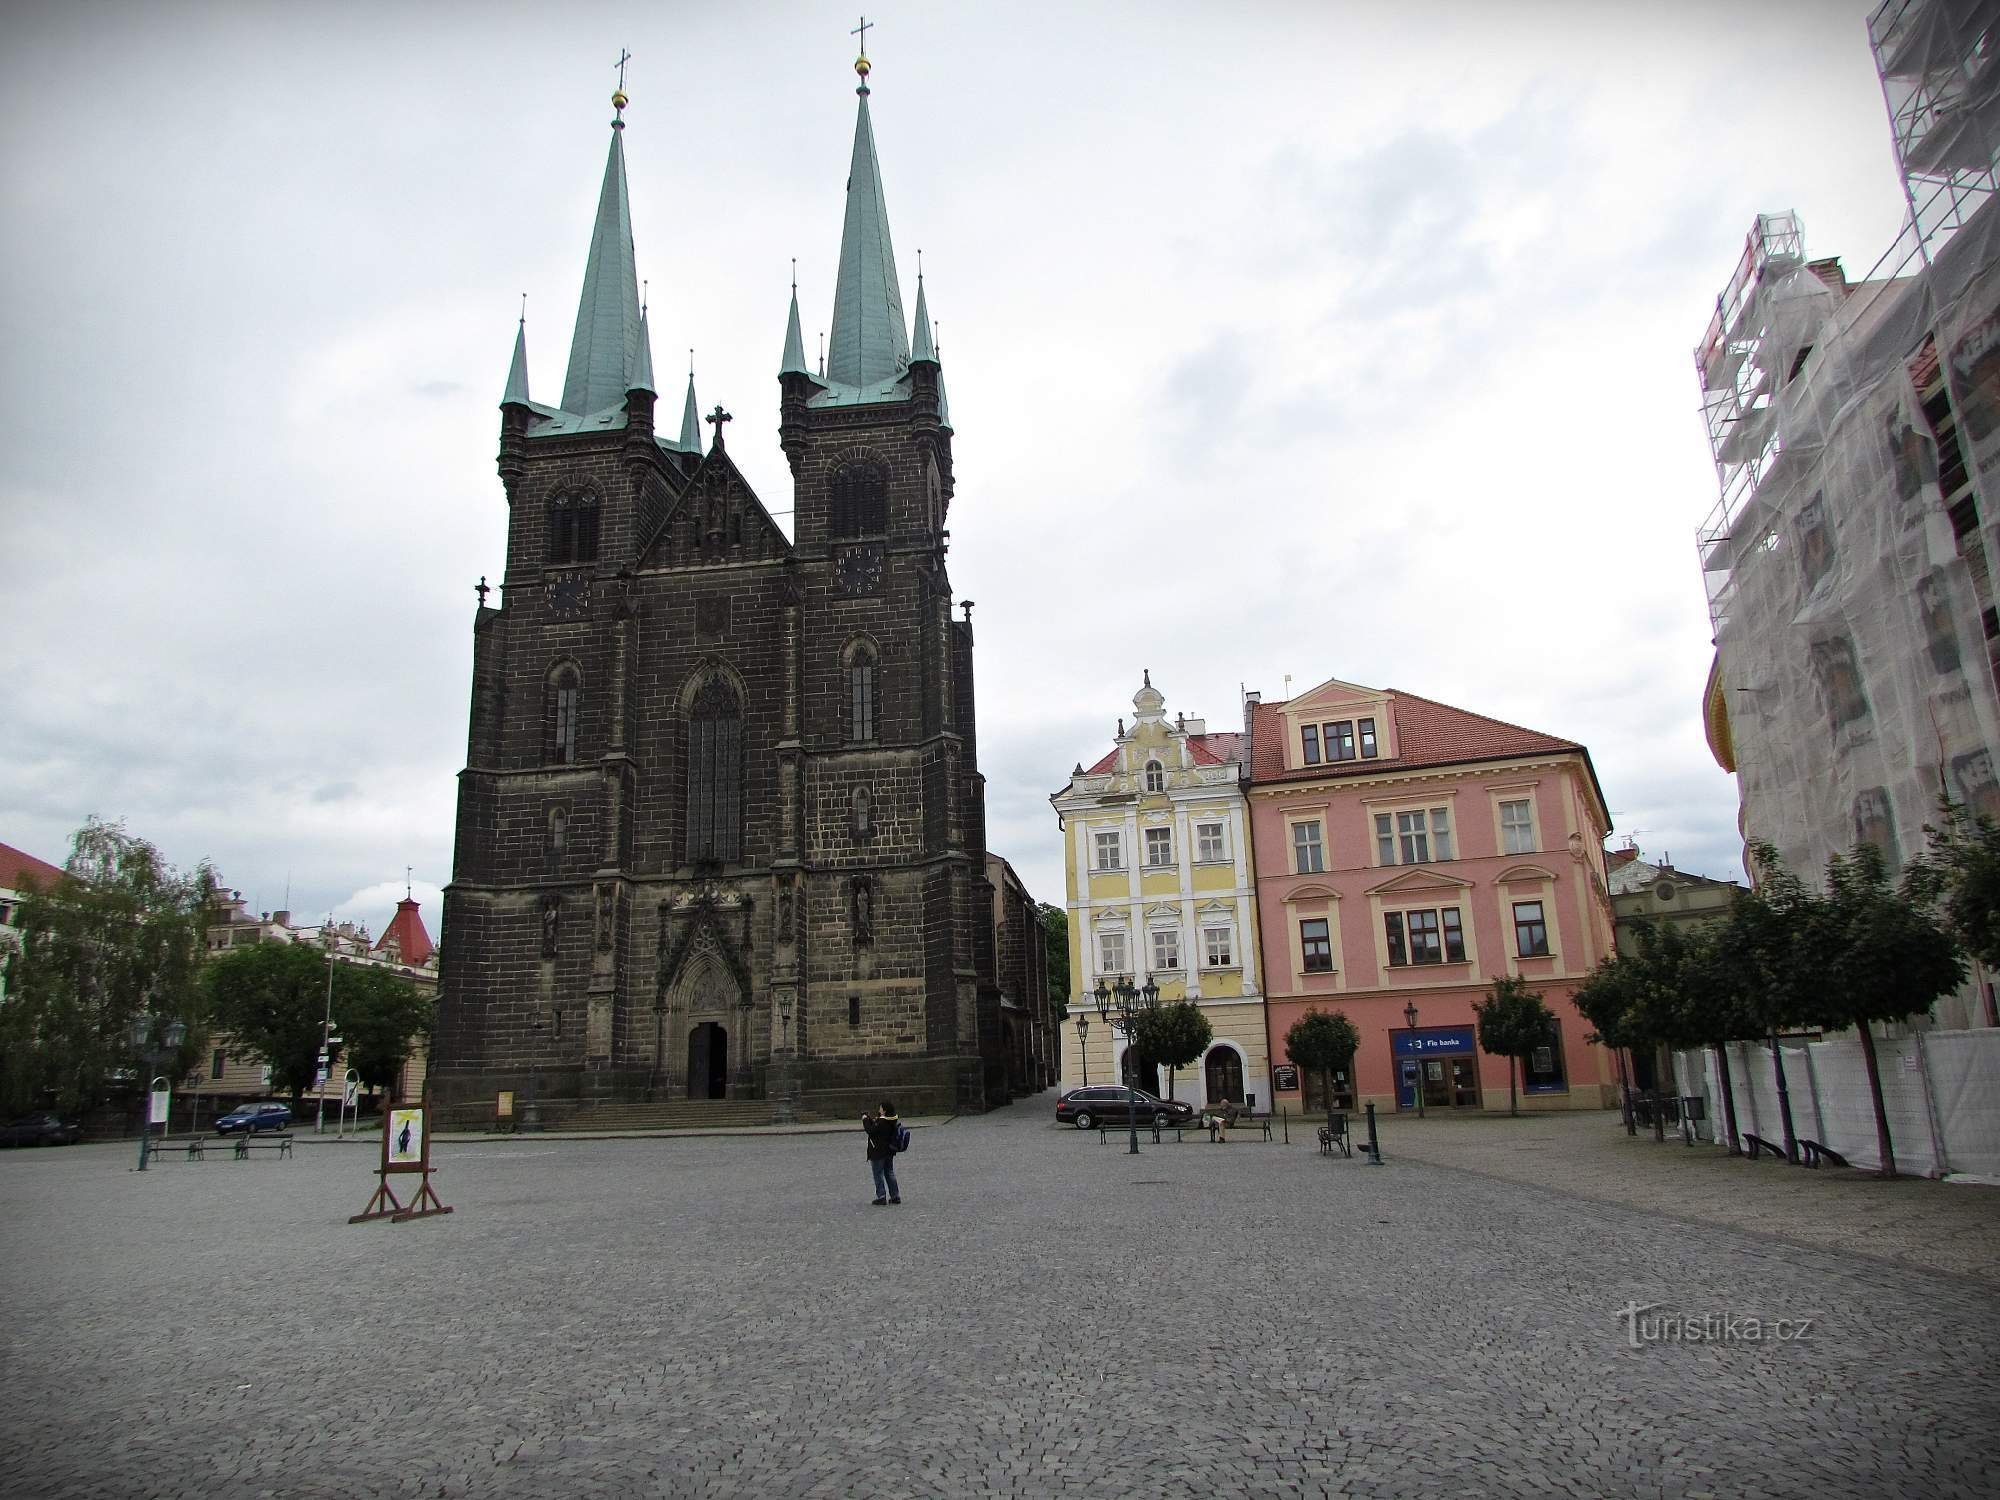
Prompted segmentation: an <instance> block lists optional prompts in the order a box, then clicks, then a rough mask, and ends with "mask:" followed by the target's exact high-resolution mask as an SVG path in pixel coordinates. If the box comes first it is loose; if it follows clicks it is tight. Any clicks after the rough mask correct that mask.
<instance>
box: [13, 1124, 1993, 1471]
mask: <svg viewBox="0 0 2000 1500" xmlns="http://www.w3.org/2000/svg"><path fill="white" fill-rule="evenodd" d="M1052 1097H1053V1096H1045V1098H1044V1099H1042V1100H1037V1101H1033V1102H1031V1103H1026V1104H1022V1105H1018V1106H1016V1107H1015V1108H1014V1109H1012V1110H1005V1111H1001V1112H999V1113H997V1114H994V1115H989V1116H985V1117H981V1118H966V1119H958V1120H953V1121H949V1122H943V1123H939V1124H935V1125H930V1126H927V1127H925V1128H921V1129H919V1130H918V1131H917V1132H916V1139H915V1144H914V1146H913V1148H912V1149H911V1151H910V1153H909V1154H908V1155H907V1156H906V1157H904V1158H903V1159H902V1166H901V1171H902V1175H903V1186H904V1192H905V1196H906V1199H907V1202H906V1203H905V1204H904V1205H903V1206H902V1207H900V1208H874V1207H871V1206H870V1204H869V1202H868V1199H869V1196H870V1187H869V1183H868V1174H867V1170H866V1166H865V1164H864V1162H863V1160H862V1152H861V1143H860V1136H859V1133H858V1131H857V1132H855V1133H853V1134H843V1135H817V1136H815V1135H764V1136H757V1137H748V1136H719V1137H702V1138H683V1139H637V1140H593V1141H585V1140H563V1139H558V1138H552V1137H540V1138H533V1137H531V1138H525V1139H520V1140H512V1141H505V1142H478V1143H467V1144H457V1143H441V1144H440V1145H439V1147H438V1148H437V1153H436V1159H437V1165H438V1169H439V1170H438V1174H437V1184H438V1188H439V1191H440V1193H441V1194H442V1196H443V1198H444V1200H445V1201H446V1202H447V1203H450V1204H452V1205H454V1206H455V1208H456V1212H455V1213H454V1214H452V1215H451V1216H449V1217H445V1218H434V1219H430V1220H424V1221H417V1222H412V1223H407V1224H388V1223H375V1224H364V1225H355V1226H350V1225H348V1224H347V1222H346V1217H347V1215H349V1214H350V1213H354V1212H356V1211H358V1210H359V1209H360V1208H361V1207H362V1205H363V1203H364V1202H365V1201H366V1199H367V1197H368V1195H369V1192H370V1190H371V1188H372V1186H373V1176H372V1167H373V1165H374V1160H375V1153H374V1151H373V1149H372V1147H370V1146H368V1145H352V1144H350V1145H334V1144H331V1143H328V1142H313V1143H310V1144H308V1145H302V1146H301V1147H300V1149H299V1151H298V1153H297V1155H296V1157H295V1158H294V1159H292V1160H290V1161H280V1160H276V1159H271V1160H258V1161H252V1162H247V1163H238V1162H234V1161H230V1160H227V1159H213V1158H212V1159H211V1160H209V1161H206V1162H198V1163H187V1162H175V1161H168V1162H162V1163H160V1164H158V1165H157V1166H156V1167H155V1169H154V1170H151V1171H148V1172H147V1173H145V1174H144V1175H143V1176H141V1175H140V1174H137V1173H135V1172H132V1171H131V1170H130V1167H131V1162H132V1149H131V1148H130V1147H129V1146H111V1145H104V1146H84V1147H76V1148H67V1149H62V1150H49V1151H16V1152H9V1153H6V1154H4V1155H0V1207H4V1217H0V1250H4V1263H5V1266H6V1276H7V1297H6V1304H7V1312H8V1316H7V1318H6V1322H5V1345H4V1347H5V1358H4V1361H0V1491H4V1492H5V1493H6V1494H8V1495H10V1496H23V1497H44V1496H49V1497H52V1496H72V1495H73V1496H120V1497H122V1496H141V1495H168V1496H189V1497H203V1500H224V1497H236V1496H263V1495H270V1496H285V1497H293V1496H297V1497H319V1496H326V1497H332V1496H342V1497H355V1496H405V1495H408V1496H418V1495H421V1496H436V1497H457V1496H484V1495H510V1496H513V1495H527V1496H537V1495H548V1496H651V1495H660V1496H669V1495H670V1496H684V1495H686V1496H733V1495H749V1494H758V1495H777V1496H792V1495H863V1496H946V1495H949V1496H954V1497H958V1496H987V1495H995V1496H998V1495H1005V1496H1055V1495H1066V1494H1084V1493H1088V1494H1091V1495H1093V1496H1125V1495H1145V1496H1202V1497H1213V1496H1218V1495H1230V1496H1243V1495H1250V1496H1265V1495H1272V1496H1306V1495H1344V1496H1357V1497H1359V1496H1370V1497H1374V1496H1429V1495H1438V1496H1445V1495H1450V1496H1470V1495H1485V1496H1491V1495H1556V1496H1568V1495H1573V1496H1662V1497H1668V1496H1671V1497H1682V1496H1685V1497H1694V1496H1700V1495H1713V1496H1735V1495H1760V1496H1761V1495H1770V1496H1788V1495H1800V1496H1805V1495H1811V1496H1816V1497H1822V1500H1824V1497H1832V1496H1848V1495H1852V1496H1870V1497H1880V1496H1897V1497H1900V1496H1912V1497H1915V1496H1956V1495H1963V1496H1985V1495H1991V1494H1993V1493H1994V1492H1995V1490H1996V1487H2000V1469H1996V1466H1995V1460H1994V1446H1993V1445H1994V1433H1995V1431H1996V1426H2000V1420H1997V1419H2000V1378H1996V1375H1995V1371H1996V1368H2000V1307H1997V1306H1996V1299H1995V1296H1994V1292H1993V1286H1992V1284H1991V1282H1990V1281H1987V1280H1985V1279H1983V1278H1978V1277H1973V1276H1968V1275H1961V1274H1954V1273H1951V1272H1947V1271H1942V1270H1937V1269H1931V1268H1926V1267H1921V1266H1916V1265H1908V1264H1901V1263H1898V1262H1895V1261H1893V1260H1890V1259H1886V1258H1884V1257H1883V1256H1881V1255H1879V1254H1876V1255H1866V1254H1859V1253H1855V1252H1854V1251H1852V1250H1850V1249H1847V1248H1844V1247H1841V1246H1839V1245H1806V1244H1796V1243H1791V1242H1788V1241H1785V1240H1782V1239H1780V1238H1778V1237H1776V1236H1775V1235H1774V1234H1772V1233H1769V1232H1760V1231H1758V1230H1752V1229H1746V1228H1742V1227H1739V1226H1737V1225H1733V1224H1727V1223H1713V1222H1702V1221H1699V1220H1690V1219H1689V1218H1686V1217H1681V1216H1671V1215H1668V1214H1665V1213H1661V1212H1658V1211H1655V1210H1652V1209H1647V1208H1642V1207H1635V1206H1633V1205H1631V1204H1629V1203H1611V1202H1597V1201H1591V1200H1590V1199H1588V1198H1585V1197H1581V1196H1579V1195H1578V1194H1577V1193H1574V1192H1568V1191H1563V1190H1561V1189H1560V1188H1559V1187H1556V1186H1551V1185H1544V1184H1541V1183H1536V1182H1518V1181H1505V1180H1502V1179H1501V1178H1499V1177H1497V1176H1495V1175H1491V1174H1490V1173H1488V1172H1484V1171H1468V1170H1462V1169H1459V1168H1456V1167H1453V1166H1448V1165H1439V1164H1437V1162H1436V1161H1435V1160H1433V1161H1418V1160H1415V1159H1414V1158H1404V1159H1399V1158H1398V1157H1397V1155H1396V1154H1395V1132H1394V1129H1393V1125H1392V1128H1391V1129H1390V1130H1389V1131H1388V1132H1387V1133H1386V1135H1385V1142H1386V1152H1387V1155H1388V1165H1386V1166H1384V1167H1382V1168H1380V1169H1377V1168H1375V1167H1373V1166H1369V1165H1365V1164H1364V1163H1363V1162H1362V1161H1360V1160H1359V1159H1357V1160H1354V1161H1343V1160H1338V1159H1335V1160H1328V1159H1325V1158H1322V1157H1320V1156H1319V1155H1318V1154H1317V1153H1316V1151H1315V1149H1314V1147H1313V1145H1312V1143H1311V1140H1310V1131H1309V1130H1308V1129H1305V1128H1302V1127H1300V1126H1299V1125H1298V1123H1297V1122H1294V1124H1293V1128H1292V1144H1291V1145H1290V1146H1289V1147H1287V1146H1285V1145H1282V1144H1277V1143H1274V1144H1271V1145H1266V1144H1264V1143H1263V1142H1261V1141H1258V1140H1250V1139H1247V1138H1239V1139H1237V1140H1232V1141H1231V1142H1230V1143H1228V1144H1227V1145H1224V1146H1214V1145H1210V1144H1208V1143H1207V1142H1206V1141H1201V1142H1197V1141H1196V1140H1195V1139H1194V1137H1193V1136H1192V1135H1191V1136H1190V1137H1189V1139H1188V1141H1187V1142H1186V1143H1185V1144H1180V1145H1175V1144H1171V1143H1168V1144H1163V1145H1161V1146H1157V1147H1156V1146H1154V1145H1152V1143H1151V1142H1150V1140H1145V1141H1144V1142H1143V1149H1142V1152H1141V1154H1140V1155H1139V1156H1137V1157H1133V1156H1130V1155H1128V1154H1126V1152H1125V1150H1124V1146H1123V1141H1122V1138H1121V1139H1120V1140H1119V1141H1118V1142H1116V1143H1115V1144H1110V1143H1107V1144H1100V1143H1099V1141H1098V1139H1097V1138H1096V1137H1095V1136H1094V1135H1082V1134H1079V1133H1077V1132H1075V1131H1069V1130H1061V1129H1057V1128H1056V1127H1054V1126H1053V1125H1051V1124H1050V1123H1049V1120H1050V1111H1049V1109H1048V1107H1047V1106H1048V1103H1049V1102H1050V1100H1051V1099H1052ZM1596 1123H1597V1124H1598V1125H1599V1126H1600V1127H1601V1128H1602V1129H1603V1130H1606V1131H1610V1130H1614V1129H1615V1122H1614V1121H1613V1120H1611V1119H1610V1117H1608V1116H1607V1117H1604V1118H1603V1119H1602V1120H1601V1121H1598V1122H1596ZM1439 1149H1441V1148H1438V1147H1436V1146H1435V1144H1433V1146H1432V1147H1431V1149H1430V1150H1429V1151H1428V1153H1427V1154H1430V1155H1432V1156H1433V1157H1435V1156H1436V1155H1437V1153H1438V1150H1439ZM273 1156H275V1154H273ZM1634 1170H1635V1171H1636V1170H1641V1168H1639V1167H1638V1166H1636V1165H1635V1167H1634ZM1773 1170H1774V1171H1775V1170H1777V1169H1773ZM1942 1191H1956V1190H1952V1189H1943V1190H1942ZM1968 1191H1980V1190H1977V1189H1972V1190H1968ZM1633 1304H1638V1305H1642V1306H1643V1305H1647V1304H1651V1305H1653V1312H1652V1313H1651V1314H1649V1316H1654V1317H1657V1316H1658V1315H1660V1314H1663V1313H1664V1314H1674V1313H1682V1314H1686V1315H1687V1316H1688V1318H1690V1319H1695V1320H1698V1319H1700V1318H1702V1317H1704V1316H1707V1315H1715V1316H1717V1317H1729V1316H1733V1317H1736V1318H1738V1319H1739V1320H1740V1319H1743V1318H1750V1317H1756V1318H1761V1319H1763V1320H1766V1322H1767V1323H1768V1322H1769V1321H1770V1320H1774V1319H1778V1318H1786V1319H1804V1318H1810V1319H1811V1320H1812V1323H1811V1327H1810V1330H1809V1332H1808V1334H1807V1335H1806V1337H1804V1338H1803V1339H1794V1340H1790V1341H1784V1342H1779V1341H1776V1340H1773V1339H1769V1338H1766V1339H1765V1340H1763V1341H1760V1342H1742V1341H1739V1342H1729V1343H1723V1342H1714V1343H1709V1342H1700V1343H1694V1342H1644V1341H1639V1342H1637V1344H1636V1346H1635V1341H1634V1340H1633V1339H1632V1338H1631V1337H1629V1336H1628V1335H1629V1327H1628V1325H1629V1323H1630V1322H1631V1321H1632V1320H1631V1319H1628V1318H1623V1317H1621V1316H1620V1312H1621V1310H1622V1309H1625V1308H1627V1307H1628V1306H1631V1305H1633ZM1739 1334H1740V1327H1739Z"/></svg>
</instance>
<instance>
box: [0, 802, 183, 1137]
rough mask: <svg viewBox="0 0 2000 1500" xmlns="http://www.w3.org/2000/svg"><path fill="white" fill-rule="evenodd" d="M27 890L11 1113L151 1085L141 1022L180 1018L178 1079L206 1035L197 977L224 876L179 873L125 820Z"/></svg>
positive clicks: (12, 975)
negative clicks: (137, 1040) (137, 1037)
mask: <svg viewBox="0 0 2000 1500" xmlns="http://www.w3.org/2000/svg"><path fill="white" fill-rule="evenodd" d="M29 884H30V887H31V888H30V889H29V890H27V891H26V892H25V893H24V899H23V900H22V902H21V905H20V908H19V911H18V913H17V915H16V918H15V921H16V925H17V926H18V927H19V929H20V932H21V946H20V950H19V951H18V952H17V953H15V954H14V955H13V957H12V958H11V959H10V960H9V961H8V970H7V986H6V994H5V998H4V1001H0V1101H4V1104H5V1107H6V1109H7V1110H8V1111H9V1112H10V1113H11V1112H13V1111H15V1110H17V1109H23V1108H30V1107H34V1106H37V1105H39V1106H42V1107H44V1108H51V1107H52V1108H54V1109H57V1110H59V1111H62V1112H65V1113H69V1112H79V1111H82V1110H86V1109H90V1108H93V1107H95V1106H96V1105H98V1104H100V1103H102V1102H103V1101H104V1099H105V1098H106V1096H107V1093H108V1092H109V1091H110V1090H111V1088H112V1087H113V1086H114V1085H122V1086H125V1087H128V1088H130V1087H140V1086H143V1084H144V1081H145V1080H144V1079H143V1077H141V1076H140V1075H141V1072H142V1070H143V1068H144V1067H145V1063H144V1060H143V1059H142V1058H141V1057H140V1056H139V1054H138V1051H137V1048H136V1047H135V1044H134V1042H133V1038H132V1031H133V1027H134V1023H135V1022H137V1021H139V1020H140V1019H141V1018H142V1017H143V1018H146V1019H147V1020H148V1022H149V1025H151V1026H155V1027H156V1026H158V1025H163V1024H165V1023H167V1022H170V1021H173V1020H179V1021H180V1022H181V1023H182V1024H183V1026H185V1027H186V1036H185V1039H184V1040H183V1041H182V1043H181V1046H180V1050H179V1053H178V1055H176V1056H175V1057H174V1058H173V1059H172V1060H171V1061H169V1062H168V1063H167V1064H166V1071H167V1073H168V1075H169V1076H170V1077H173V1078H179V1077H181V1076H183V1075H185V1074H186V1073H187V1072H188V1071H189V1070H190V1069H191V1068H192V1067H193V1066H194V1062H195V1059H196V1058H198V1057H199V1056H200V1055H201V1052H202V1048H203V1045H204V1042H205V1037H206V1017H205V1016H204V1015H203V1007H202V1003H201V998H202V997H201V989H200V985H199V983H198V979H197V975H198V971H199V969H200V965H201V961H202V957H203V955H204V953H205V952H206V949H207V942H206V928H207V924H208V920H209V918H210V915H211V913H212V910H213V905H214V891H215V878H214V875H213V873H212V872H211V871H210V870H209V868H208V867H207V866H206V865H198V866H196V867H195V869H194V870H192V871H190V872H188V873H185V874H183V873H180V872H177V871H175V870H174V869H173V868H172V867H170V866H169V865H168V864H167V863H166V861H165V860H163V859H162V858H161V857H160V853H159V851H158V850H157V849H155V848H154V847H153V846H152V845H151V844H149V843H147V842H146V841H145V840H144V839H140V838H135V837H133V836H132V835H131V834H129V833H127V832H126V831H125V827H124V825H123V824H122V823H105V822H102V821H100V820H98V819H96V818H91V819H89V820H88V821H86V822H85V823H84V825H83V827H82V828H80V829H78V830H77V833H76V837H75V839H74V841H73V844H72V848H71V853H70V857H69V860H68V862H67V864H66V865H65V867H64V870H63V874H62V877H61V878H60V879H59V880H56V881H54V882H52V883H51V884H50V885H49V886H48V887H47V888H46V889H44V888H40V887H37V886H34V885H33V883H32V882H30V883H29Z"/></svg>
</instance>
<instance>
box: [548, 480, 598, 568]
mask: <svg viewBox="0 0 2000 1500" xmlns="http://www.w3.org/2000/svg"><path fill="white" fill-rule="evenodd" d="M549 561H550V562H551V563H586V562H596V561H597V497H596V496H595V495H592V494H589V493H588V492H585V493H580V494H574V495H571V494H562V495H557V496H556V497H555V498H554V499H552V500H550V501H549Z"/></svg>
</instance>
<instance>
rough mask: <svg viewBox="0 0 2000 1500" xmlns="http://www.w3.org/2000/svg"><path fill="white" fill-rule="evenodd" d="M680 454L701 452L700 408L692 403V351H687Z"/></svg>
mask: <svg viewBox="0 0 2000 1500" xmlns="http://www.w3.org/2000/svg"><path fill="white" fill-rule="evenodd" d="M681 452H683V453H699V452H701V408H700V407H699V406H696V405H695V403H694V350H692V349H690V350H688V394H687V404H686V405H684V406H683V407H682V408H681Z"/></svg>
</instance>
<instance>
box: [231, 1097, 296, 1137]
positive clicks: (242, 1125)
mask: <svg viewBox="0 0 2000 1500" xmlns="http://www.w3.org/2000/svg"><path fill="white" fill-rule="evenodd" d="M291 1123H292V1110H291V1106H290V1105H288V1104H275V1103H274V1104H245V1105H243V1106H242V1107H241V1108H238V1109H232V1110H231V1111H230V1112H229V1113H228V1114H226V1115H224V1116H222V1118H221V1119H219V1120H217V1121H216V1122H215V1131H216V1134H217V1135H234V1134H235V1133H236V1132H238V1131H239V1130H240V1131H242V1132H243V1133H244V1134H246V1135H248V1134H252V1133H254V1132H256V1131H259V1130H283V1129H284V1128H285V1127H286V1126H287V1125H289V1124H291Z"/></svg>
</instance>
